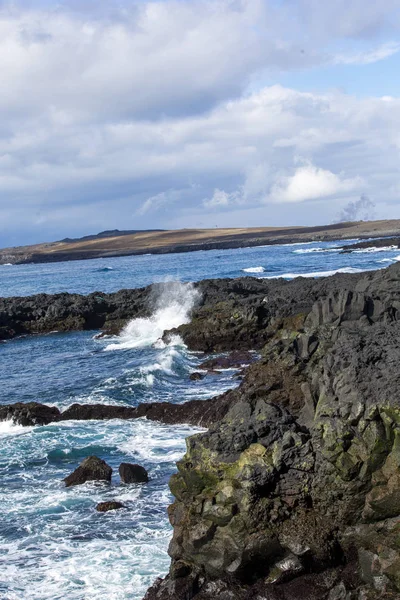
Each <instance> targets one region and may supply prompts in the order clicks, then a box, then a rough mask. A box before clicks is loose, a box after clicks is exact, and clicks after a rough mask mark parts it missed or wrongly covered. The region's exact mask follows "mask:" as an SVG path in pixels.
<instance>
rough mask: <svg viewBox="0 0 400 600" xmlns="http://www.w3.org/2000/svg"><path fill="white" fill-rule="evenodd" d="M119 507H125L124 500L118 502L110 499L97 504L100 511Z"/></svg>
mask: <svg viewBox="0 0 400 600" xmlns="http://www.w3.org/2000/svg"><path fill="white" fill-rule="evenodd" d="M119 508H125V507H124V505H123V504H122V502H116V501H115V500H109V501H108V502H99V504H97V506H96V510H97V511H98V512H108V511H109V510H118V509H119Z"/></svg>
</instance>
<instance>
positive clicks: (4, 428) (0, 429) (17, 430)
mask: <svg viewBox="0 0 400 600" xmlns="http://www.w3.org/2000/svg"><path fill="white" fill-rule="evenodd" d="M29 429H31V428H30V427H22V425H16V424H15V423H14V422H13V421H0V436H13V435H21V434H26V433H27V431H28V430H29Z"/></svg>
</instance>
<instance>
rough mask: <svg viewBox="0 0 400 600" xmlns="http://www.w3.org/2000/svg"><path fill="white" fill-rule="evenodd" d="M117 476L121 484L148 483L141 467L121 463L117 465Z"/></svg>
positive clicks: (144, 471)
mask: <svg viewBox="0 0 400 600" xmlns="http://www.w3.org/2000/svg"><path fill="white" fill-rule="evenodd" d="M119 475H120V477H121V481H122V483H147V482H148V481H149V475H148V473H147V471H146V469H145V468H144V467H142V466H141V465H133V464H131V463H121V464H120V465H119Z"/></svg>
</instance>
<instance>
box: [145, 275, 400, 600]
mask: <svg viewBox="0 0 400 600" xmlns="http://www.w3.org/2000/svg"><path fill="white" fill-rule="evenodd" d="M347 284H348V280H347ZM306 287H307V286H306ZM325 292H328V293H324V294H322V296H321V298H317V299H316V300H315V302H313V304H312V305H311V306H309V308H308V310H307V311H305V312H303V309H302V312H301V313H299V314H298V315H296V314H292V315H287V316H282V315H281V314H280V313H279V311H278V314H277V316H275V317H272V318H269V320H268V321H266V326H265V329H266V333H265V336H266V337H265V340H266V344H265V346H264V348H263V349H262V350H261V360H260V361H259V362H257V363H255V364H254V365H251V366H250V367H249V368H248V369H247V370H246V372H245V375H244V379H243V382H242V384H241V386H240V388H239V389H238V390H235V391H232V392H229V393H228V395H229V398H230V403H229V406H228V410H227V413H226V414H225V416H224V417H223V418H222V420H221V421H220V422H216V424H214V425H212V426H211V427H210V428H209V431H208V432H206V433H202V434H198V435H196V436H193V437H191V438H189V439H188V440H187V453H186V455H185V456H184V458H183V459H182V460H181V461H180V462H179V463H178V473H177V474H176V475H174V476H173V477H172V478H171V482H170V487H171V491H172V493H173V495H174V496H175V502H174V504H173V505H172V506H171V507H170V508H169V516H170V521H171V524H172V525H173V528H174V534H173V539H172V541H171V544H170V548H169V553H170V555H171V559H172V562H171V569H170V574H169V577H167V578H166V579H165V580H164V581H158V582H157V583H156V584H155V586H154V588H152V589H150V590H149V592H148V595H147V597H146V598H147V599H148V600H153V598H154V599H155V598H159V599H160V600H161V599H162V600H172V599H173V600H186V599H187V598H194V599H195V600H211V599H212V600H215V599H220V600H226V599H227V598H230V597H232V598H235V600H237V599H242V598H243V600H244V599H246V600H247V599H249V600H250V598H251V599H253V598H259V597H260V598H268V599H275V598H276V599H278V598H279V600H281V599H284V600H287V599H288V598H293V600H294V599H296V600H299V599H300V598H304V600H305V599H306V598H307V600H310V599H311V598H315V599H317V598H318V600H319V599H321V598H323V599H325V600H360V598H365V599H369V598H382V599H383V598H387V599H389V598H397V596H398V595H399V594H400V578H399V575H398V574H399V572H400V561H399V552H398V536H399V531H400V521H399V520H400V396H399V389H400V374H399V370H398V365H399V364H400V321H399V320H398V315H399V309H400V304H399V303H400V268H399V266H398V265H396V266H395V268H392V269H388V270H387V271H386V272H383V273H374V274H368V275H365V276H364V277H362V278H356V279H355V280H353V283H352V284H351V285H349V286H348V289H346V288H345V287H342V289H338V290H336V291H332V290H329V291H328V289H327V288H325ZM301 302H302V301H301V299H300V304H299V305H297V306H300V305H301ZM292 308H293V309H294V308H295V307H292ZM225 325H226V321H225ZM223 326H224V323H223V322H221V323H220V325H219V329H218V328H216V336H217V339H218V340H219V342H218V343H220V340H221V339H223V338H224V336H225V334H224V333H223V332H222V328H223ZM206 329H207V328H206V327H203V332H204V331H206ZM189 330H190V325H187V326H185V331H186V332H189ZM195 331H196V335H197V331H198V330H197V324H195ZM188 335H189V338H190V334H189V333H188ZM210 335H211V333H210ZM220 336H221V337H220ZM224 339H227V338H226V337H225V338H224ZM210 340H211V337H210ZM207 343H208V342H207ZM210 344H211V341H210ZM343 565H346V566H345V567H343ZM302 572H304V573H307V574H306V575H302V574H301V573H302ZM286 578H288V579H289V580H291V581H287V580H286ZM273 582H275V583H273ZM230 594H233V596H230ZM257 594H258V595H257Z"/></svg>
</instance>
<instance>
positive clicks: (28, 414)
mask: <svg viewBox="0 0 400 600" xmlns="http://www.w3.org/2000/svg"><path fill="white" fill-rule="evenodd" d="M60 416H61V415H60V411H59V410H58V408H56V407H55V406H47V405H46V404H40V403H39V402H28V403H26V404H24V403H23V402H17V403H15V404H7V405H5V406H0V421H9V420H12V421H13V422H14V423H15V424H18V425H23V426H24V427H27V426H31V425H47V424H48V423H52V422H53V421H59V420H60Z"/></svg>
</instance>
